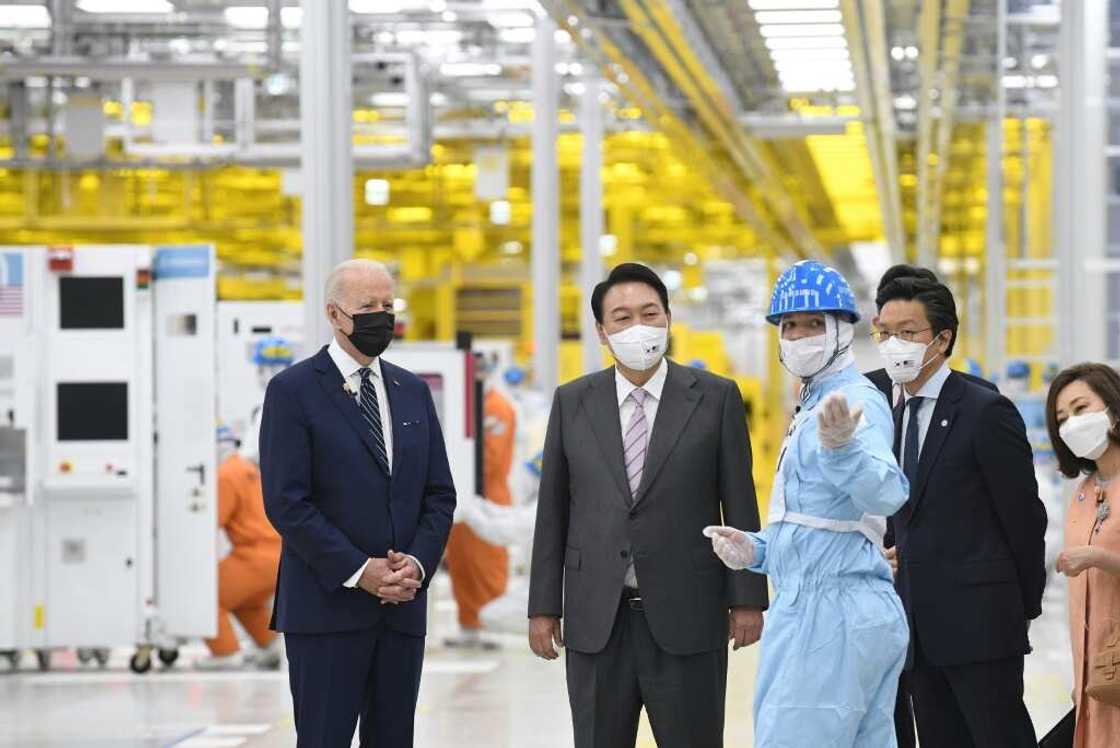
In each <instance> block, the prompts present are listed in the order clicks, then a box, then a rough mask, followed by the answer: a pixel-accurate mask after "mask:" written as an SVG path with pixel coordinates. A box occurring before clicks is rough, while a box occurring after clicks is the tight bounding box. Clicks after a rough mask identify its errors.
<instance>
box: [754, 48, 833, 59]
mask: <svg viewBox="0 0 1120 748" xmlns="http://www.w3.org/2000/svg"><path fill="white" fill-rule="evenodd" d="M849 56H850V55H849V53H848V49H847V48H846V47H837V48H835V49H775V50H772V51H771V52H770V58H771V59H772V60H774V62H781V61H783V60H847V59H848V57H849Z"/></svg>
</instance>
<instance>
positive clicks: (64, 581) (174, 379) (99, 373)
mask: <svg viewBox="0 0 1120 748" xmlns="http://www.w3.org/2000/svg"><path fill="white" fill-rule="evenodd" d="M17 252H18V253H19V254H20V255H21V256H22V258H23V266H24V270H25V274H24V281H25V282H24V289H23V290H24V299H23V300H24V313H23V314H22V315H21V322H19V323H18V325H19V326H21V329H22V330H23V334H24V336H25V338H26V340H27V341H30V340H32V339H33V340H34V345H22V346H21V347H20V348H19V349H17V350H16V351H15V354H14V359H15V370H16V371H17V372H19V374H18V377H17V381H18V382H20V383H21V384H20V386H19V387H18V388H17V389H18V393H19V394H18V400H19V408H18V409H17V412H19V413H20V414H21V415H20V416H19V422H20V424H21V425H23V426H24V429H25V432H26V442H27V445H28V449H27V452H28V460H27V463H26V481H25V492H24V494H23V496H22V499H21V500H20V506H19V507H18V508H17V511H14V512H6V511H4V510H0V528H4V529H0V534H2V533H3V532H4V531H6V528H7V527H8V526H15V527H16V528H17V530H18V531H19V532H20V533H21V534H22V541H21V543H22V547H21V549H20V551H19V553H20V556H21V557H22V560H23V561H24V563H22V564H19V565H18V566H17V567H15V568H11V569H9V568H6V564H5V563H3V562H2V561H0V574H3V577H0V590H2V589H12V588H15V589H16V590H17V591H16V593H15V596H16V598H17V599H16V605H15V606H13V608H12V609H13V610H14V611H15V614H16V622H15V625H14V626H10V627H5V626H4V625H3V624H2V623H0V649H5V648H13V649H15V648H36V649H40V650H45V649H50V648H53V647H63V646H65V647H91V648H96V647H108V646H113V645H119V644H127V643H142V642H150V641H153V639H154V638H156V637H164V636H212V635H213V634H214V631H215V628H216V620H217V579H216V564H217V558H216V530H215V527H216V522H217V507H216V497H215V494H216V489H215V486H216V480H215V465H214V462H215V438H214V427H215V414H214V403H215V395H214V391H215V381H214V379H215V377H214V371H213V360H214V351H213V347H214V335H213V324H214V323H213V308H214V301H213V300H214V283H215V280H214V264H215V263H214V259H213V249H212V247H210V246H194V247H158V248H152V247H147V246H87V247H80V248H76V249H75V248H51V249H49V250H48V249H47V248H44V247H28V248H20V249H9V248H0V254H3V253H17ZM153 264H154V267H153ZM161 275H162V277H160V276H161ZM153 276H154V278H153ZM5 337H6V336H5ZM2 355H3V354H2V353H0V356H2ZM29 382H31V383H33V384H29ZM157 398H158V401H157ZM157 402H159V403H160V408H159V409H158V411H157V408H156V403H157ZM157 416H158V419H157ZM157 423H158V427H159V431H158V433H157V430H156V429H157ZM0 469H3V471H4V473H5V474H6V473H9V472H12V471H11V470H10V469H9V468H8V467H7V466H4V467H3V468H0ZM0 480H2V478H0ZM5 515H7V516H5ZM161 529H162V530H163V532H160V530H161ZM4 545H5V547H6V546H7V544H4ZM5 558H6V554H5ZM9 579H10V580H12V582H13V584H12V585H9V584H8V583H7V581H6V580H9ZM2 602H7V601H6V600H5V601H2ZM5 607H7V606H5ZM0 620H2V619H0Z"/></svg>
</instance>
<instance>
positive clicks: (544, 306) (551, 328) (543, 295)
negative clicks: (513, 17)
mask: <svg viewBox="0 0 1120 748" xmlns="http://www.w3.org/2000/svg"><path fill="white" fill-rule="evenodd" d="M536 23H537V33H536V36H535V37H534V38H533V135H532V143H533V167H532V190H533V192H532V197H533V246H532V254H531V266H532V278H533V340H534V343H535V347H534V350H533V377H534V379H535V382H536V385H537V387H538V389H539V390H540V391H541V392H542V393H544V396H545V397H546V398H551V397H552V393H553V391H554V390H555V389H556V387H557V384H558V383H559V379H560V171H559V165H558V161H557V155H556V143H557V127H556V122H557V117H558V115H559V88H560V80H559V77H558V76H557V75H556V24H554V23H553V22H552V19H550V18H549V17H548V16H547V15H545V14H543V13H542V14H541V15H540V16H538V18H537V22H536Z"/></svg>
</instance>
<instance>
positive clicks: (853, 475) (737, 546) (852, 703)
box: [704, 261, 909, 748]
mask: <svg viewBox="0 0 1120 748" xmlns="http://www.w3.org/2000/svg"><path fill="white" fill-rule="evenodd" d="M858 319H859V313H858V312H857V310H856V305H855V298H854V297H853V295H852V292H851V289H850V288H849V287H848V284H847V282H846V281H845V280H844V278H843V277H842V276H841V275H840V274H839V273H838V272H836V271H835V270H833V269H832V268H829V267H827V266H824V265H822V264H820V263H818V262H815V261H805V262H799V263H797V264H796V265H794V266H792V267H791V268H789V269H788V270H787V271H786V272H785V273H783V275H782V276H781V278H780V279H779V280H778V285H777V287H776V288H775V289H774V295H773V298H772V299H771V302H770V313H769V315H768V316H767V321H769V322H770V323H771V324H775V325H779V328H780V331H781V340H780V345H781V358H782V363H783V364H784V365H785V367H786V368H787V369H788V370H789V371H790V372H791V373H793V374H794V375H796V376H798V377H800V378H801V380H802V383H803V387H802V390H801V402H800V405H799V407H798V409H797V411H796V413H795V416H794V419H793V423H792V424H791V426H790V428H789V432H788V434H787V436H786V440H785V443H784V444H783V446H782V451H781V457H780V458H779V461H778V473H777V476H776V477H775V480H774V490H773V494H772V496H771V498H770V516H769V522H768V524H767V526H766V528H765V529H763V530H762V531H761V532H742V531H740V530H736V529H734V528H729V527H709V528H705V530H704V534H705V535H706V536H708V537H709V538H711V540H712V545H713V548H714V550H715V552H716V554H717V555H719V557H720V558H721V559H722V560H723V562H724V563H725V564H726V565H727V566H729V567H730V568H732V569H748V570H750V571H753V572H758V573H762V574H766V575H768V576H769V577H770V581H771V582H772V584H773V585H774V588H775V591H776V595H775V597H774V599H773V601H772V603H771V607H770V611H769V612H768V613H767V616H766V623H765V628H764V630H763V634H762V659H761V663H760V665H759V672H758V680H757V683H756V687H755V688H756V690H755V702H754V725H755V745H757V746H759V747H760V748H809V747H813V748H816V746H828V747H829V748H844V747H845V746H852V747H856V746H858V747H860V748H864V747H865V748H886V747H887V746H895V745H896V740H895V730H894V702H895V694H896V693H897V691H898V677H899V673H900V672H901V671H902V666H903V663H904V661H905V657H906V647H907V643H908V638H909V632H908V628H907V624H906V616H905V613H904V612H903V608H902V603H901V601H900V600H899V599H898V596H897V595H896V594H895V591H894V585H893V583H892V580H891V570H890V567H889V566H888V565H887V561H886V560H885V558H884V555H883V551H882V540H883V532H884V530H885V526H886V520H885V518H884V517H885V516H886V515H890V514H894V513H895V512H896V511H897V510H898V509H899V507H901V506H902V505H903V503H904V502H905V501H906V498H907V496H908V495H909V486H908V484H907V482H906V478H905V477H904V476H903V474H902V470H901V469H899V467H898V464H897V462H896V461H895V459H894V456H893V453H892V451H891V444H892V441H893V420H892V418H891V412H890V408H889V406H888V404H887V401H886V398H884V397H883V395H882V394H881V393H880V392H879V391H878V390H877V389H876V388H875V386H874V385H872V384H871V382H870V381H868V380H867V379H865V378H864V377H863V376H862V375H861V374H860V373H859V371H858V370H857V369H856V366H855V359H854V358H853V356H852V352H851V344H852V339H853V336H854V327H853V325H854V323H855V322H856V321H857V320H858Z"/></svg>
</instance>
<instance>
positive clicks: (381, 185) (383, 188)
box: [365, 179, 389, 205]
mask: <svg viewBox="0 0 1120 748" xmlns="http://www.w3.org/2000/svg"><path fill="white" fill-rule="evenodd" d="M365 197H366V205H388V204H389V182H388V180H385V179H367V180H366V187H365Z"/></svg>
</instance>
